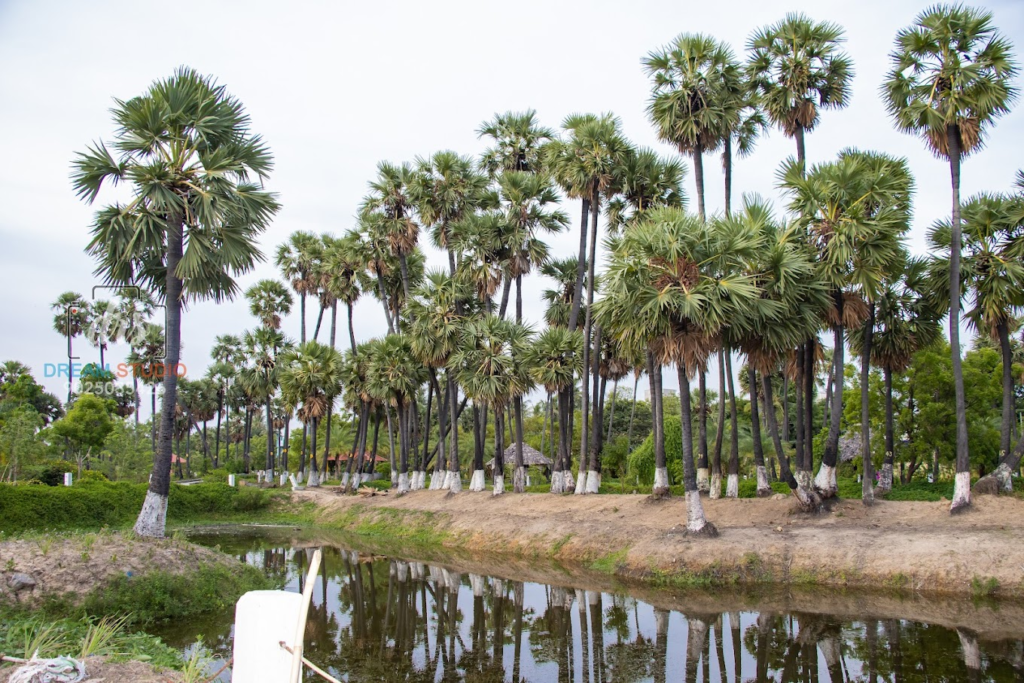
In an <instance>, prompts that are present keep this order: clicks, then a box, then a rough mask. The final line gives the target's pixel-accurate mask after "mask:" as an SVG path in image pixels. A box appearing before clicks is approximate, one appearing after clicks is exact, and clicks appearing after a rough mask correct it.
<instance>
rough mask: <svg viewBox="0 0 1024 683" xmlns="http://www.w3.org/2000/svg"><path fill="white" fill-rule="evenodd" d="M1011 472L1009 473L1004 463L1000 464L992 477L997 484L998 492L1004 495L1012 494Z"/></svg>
mask: <svg viewBox="0 0 1024 683" xmlns="http://www.w3.org/2000/svg"><path fill="white" fill-rule="evenodd" d="M1012 475H1013V472H1011V471H1010V466H1009V465H1007V464H1006V463H1005V462H1004V463H1000V464H999V467H997V468H996V469H995V471H994V472H993V473H992V476H994V477H995V478H996V481H998V482H999V490H1000V491H1002V492H1004V493H1013V479H1012V478H1011V477H1012Z"/></svg>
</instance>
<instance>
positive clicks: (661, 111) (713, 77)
mask: <svg viewBox="0 0 1024 683" xmlns="http://www.w3.org/2000/svg"><path fill="white" fill-rule="evenodd" d="M643 61H644V69H645V70H646V71H647V74H648V75H649V76H650V77H651V79H652V81H653V85H652V88H651V100H650V102H649V103H648V105H647V115H648V117H649V118H650V119H651V122H652V123H653V124H654V127H655V128H656V129H657V132H658V138H659V139H661V140H664V141H665V142H668V143H670V144H673V145H675V146H676V148H677V149H678V150H679V153H680V154H684V155H687V156H689V157H691V158H692V159H693V176H694V180H695V182H696V184H697V214H698V215H699V216H700V219H701V220H704V219H705V218H706V212H705V207H704V153H705V152H713V151H714V150H716V149H718V147H719V145H721V143H722V141H723V139H724V138H725V137H726V136H727V135H729V122H728V121H727V119H726V114H727V112H728V109H727V107H726V104H727V85H728V83H729V80H730V76H729V74H730V72H732V74H733V75H732V77H731V78H732V80H734V81H737V80H739V75H738V71H739V64H738V63H737V62H736V58H735V57H734V56H733V53H732V50H731V49H730V48H729V46H728V45H725V44H724V43H719V42H718V41H717V40H715V39H714V38H712V37H711V36H706V35H703V34H699V33H684V34H681V35H679V36H678V37H677V38H676V39H675V40H674V41H672V43H670V44H669V45H667V46H666V47H664V48H662V49H661V50H660V51H657V52H652V53H650V54H648V55H647V57H645V58H644V60H643Z"/></svg>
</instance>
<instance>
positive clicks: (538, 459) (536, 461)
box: [484, 443, 554, 469]
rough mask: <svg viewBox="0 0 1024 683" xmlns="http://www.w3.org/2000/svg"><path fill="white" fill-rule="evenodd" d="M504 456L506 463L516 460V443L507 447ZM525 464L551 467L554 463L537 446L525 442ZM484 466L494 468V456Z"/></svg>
mask: <svg viewBox="0 0 1024 683" xmlns="http://www.w3.org/2000/svg"><path fill="white" fill-rule="evenodd" d="M504 458H505V464H506V465H509V464H511V463H514V462H515V460H516V445H515V444H512V445H510V446H509V447H508V448H506V449H505V455H504ZM523 464H524V465H526V466H527V467H531V466H535V467H549V468H550V467H551V466H552V465H553V464H554V463H552V462H551V460H549V459H548V458H546V457H545V456H544V454H543V453H541V452H540V451H538V450H537V449H536V448H534V447H533V446H531V445H529V444H525V443H524V444H523ZM484 467H486V468H487V469H493V468H494V458H491V459H490V460H489V461H487V464H486V465H484Z"/></svg>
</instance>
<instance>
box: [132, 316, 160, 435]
mask: <svg viewBox="0 0 1024 683" xmlns="http://www.w3.org/2000/svg"><path fill="white" fill-rule="evenodd" d="M166 350H167V343H166V338H165V336H164V328H163V327H161V326H160V325H153V324H150V323H146V324H145V325H144V327H143V332H142V334H141V335H135V336H134V338H133V341H132V348H131V351H130V352H129V354H128V363H129V365H130V366H131V368H132V379H133V380H140V379H141V380H142V383H143V384H148V385H149V386H150V389H151V394H150V398H151V401H152V403H151V412H150V416H149V421H150V439H151V441H152V444H151V445H152V447H153V452H154V453H156V423H157V417H156V388H157V386H158V385H159V384H161V383H162V382H163V380H164V372H163V370H164V369H165V368H166V366H165V365H164V359H165V357H166Z"/></svg>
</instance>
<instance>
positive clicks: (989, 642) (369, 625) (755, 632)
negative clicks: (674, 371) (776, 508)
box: [155, 529, 1024, 683]
mask: <svg viewBox="0 0 1024 683" xmlns="http://www.w3.org/2000/svg"><path fill="white" fill-rule="evenodd" d="M192 540H194V541H196V542H198V543H201V544H205V545H210V546H219V547H220V548H221V550H223V551H225V552H227V553H229V554H233V555H236V556H237V557H239V558H241V559H244V560H245V561H246V562H248V563H249V564H251V565H254V566H256V567H259V568H261V569H263V570H264V571H265V572H266V573H267V574H269V575H270V576H272V577H274V578H276V579H277V580H278V581H279V582H280V584H281V585H282V586H283V587H284V588H285V589H286V590H291V591H300V590H302V588H303V582H304V580H305V574H306V570H307V568H308V562H309V558H310V556H311V555H312V552H313V548H314V547H322V548H323V550H324V553H323V566H322V568H321V573H320V577H319V578H318V579H317V580H316V585H315V587H314V590H313V602H312V605H311V607H310V612H309V623H308V627H307V629H306V656H307V657H308V658H309V659H310V660H311V661H312V662H314V663H315V664H317V665H318V666H320V667H322V668H324V669H326V670H327V671H329V672H330V673H331V674H332V675H334V676H336V677H337V678H340V679H341V680H345V681H424V682H427V681H435V682H436V681H478V682H491V681H493V682H499V681H513V682H515V683H518V682H519V681H538V682H542V681H552V682H558V683H561V682H563V681H565V682H568V681H573V682H580V683H599V682H604V681H608V682H611V681H616V682H619V681H621V682H640V681H652V682H656V683H661V682H667V681H703V682H715V683H719V682H722V683H725V682H728V683H734V682H736V683H738V682H740V681H836V682H838V681H893V682H896V681H907V682H908V683H909V682H910V681H1021V680H1024V628H1021V627H1020V626H1019V625H1020V624H1024V607H1021V606H1020V605H1016V604H1013V605H1006V604H1003V605H999V604H993V603H977V602H976V603H971V602H969V601H968V602H966V603H964V602H960V603H955V604H954V603H942V602H938V603H936V602H933V601H928V600H925V599H923V598H920V597H919V596H917V597H914V596H911V597H909V598H908V597H896V598H893V597H888V598H882V597H876V596H870V595H852V596H851V595H848V594H839V593H836V592H835V591H833V592H826V593H820V594H818V595H817V596H813V595H811V596H808V595H803V596H802V597H800V596H797V597H798V598H800V599H797V597H794V596H793V594H792V593H791V592H789V591H785V589H766V590H768V591H769V592H766V593H764V594H762V596H761V597H758V596H752V595H750V594H747V595H743V596H737V595H733V594H730V593H727V592H720V591H715V592H714V593H712V594H709V592H708V591H701V592H691V593H684V592H679V591H667V590H666V591H656V590H652V589H650V588H644V587H635V588H632V589H631V588H629V587H624V586H618V585H613V584H607V579H603V580H604V581H605V583H606V584H607V586H611V587H607V586H606V587H605V588H602V589H591V590H586V589H581V588H577V587H576V586H575V585H574V576H577V577H578V576H580V574H579V573H576V572H573V571H569V570H566V569H565V568H564V567H551V568H549V569H547V570H546V573H544V570H543V568H541V574H542V575H545V576H549V577H551V578H549V579H548V580H547V581H546V582H540V581H523V580H516V578H517V577H516V575H515V574H516V571H517V570H516V569H515V568H509V567H507V566H504V565H503V564H502V563H500V562H492V564H491V565H490V569H489V570H488V571H483V570H482V569H481V567H487V566H488V565H487V563H486V561H483V562H481V561H480V559H479V558H476V559H475V560H473V561H470V562H468V563H467V562H466V561H464V560H463V561H457V562H454V563H446V562H445V561H443V560H442V561H438V560H434V561H430V562H420V561H414V560H410V559H408V558H399V557H391V556H385V555H383V554H375V553H374V552H372V551H371V549H370V548H368V547H366V546H365V545H363V546H362V547H360V542H359V541H355V542H354V543H353V539H350V538H347V537H344V538H342V537H337V538H336V537H324V536H320V537H318V538H317V539H316V540H315V541H311V540H310V539H309V538H303V537H302V534H300V533H298V532H295V534H293V535H289V533H282V532H281V531H280V530H278V531H273V530H260V531H256V530H251V529H250V530H238V529H235V530H233V531H232V532H231V533H228V534H225V533H216V534H213V533H199V534H197V535H194V536H193V537H192ZM363 543H364V544H365V542H363ZM379 552H380V551H379V550H378V553H379ZM460 566H461V567H466V566H471V567H473V569H475V570H476V571H477V572H479V573H470V572H469V571H468V570H465V569H462V570H460V569H459V567H460ZM534 569H537V568H536V567H532V566H531V567H530V568H529V569H528V570H526V571H525V573H526V574H528V575H531V576H535V575H537V572H536V571H534ZM518 571H519V573H520V578H521V575H522V574H523V573H524V571H523V570H522V568H520V569H519V570H518ZM595 580H596V579H595V578H594V575H592V574H591V575H590V576H589V577H587V578H585V581H590V583H591V585H593V583H594V581H595ZM770 590H775V591H776V592H775V593H772V592H770ZM778 591H785V596H784V599H780V596H779V595H778ZM716 606H717V608H716ZM794 606H802V608H801V609H794V608H793V607H794ZM907 615H912V616H911V618H906V616H907ZM914 615H916V616H914ZM921 615H924V617H927V618H924V617H922V616H921ZM232 620H233V614H232V612H231V610H228V611H226V612H225V613H223V614H217V615H213V616H211V617H210V618H209V619H206V620H204V621H201V622H193V623H190V624H187V625H176V626H175V627H174V628H171V629H159V630H156V631H155V632H156V633H157V634H158V635H160V636H162V637H163V638H165V639H166V640H167V641H168V642H170V643H171V644H173V645H176V646H178V647H182V648H183V649H185V650H186V651H190V650H191V648H193V647H195V643H196V642H197V640H200V639H201V641H202V643H203V646H204V647H205V648H207V649H208V650H209V651H210V653H211V655H212V656H213V658H214V661H213V663H212V664H211V667H210V668H211V671H216V670H218V669H220V668H221V666H222V664H223V663H224V662H226V661H227V659H228V658H229V657H230V654H231V629H232ZM221 680H224V681H227V680H230V673H229V672H225V673H223V674H222V676H221ZM306 680H310V681H312V680H322V679H319V678H317V677H315V676H313V675H312V674H310V675H309V676H308V677H307V679H306Z"/></svg>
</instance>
